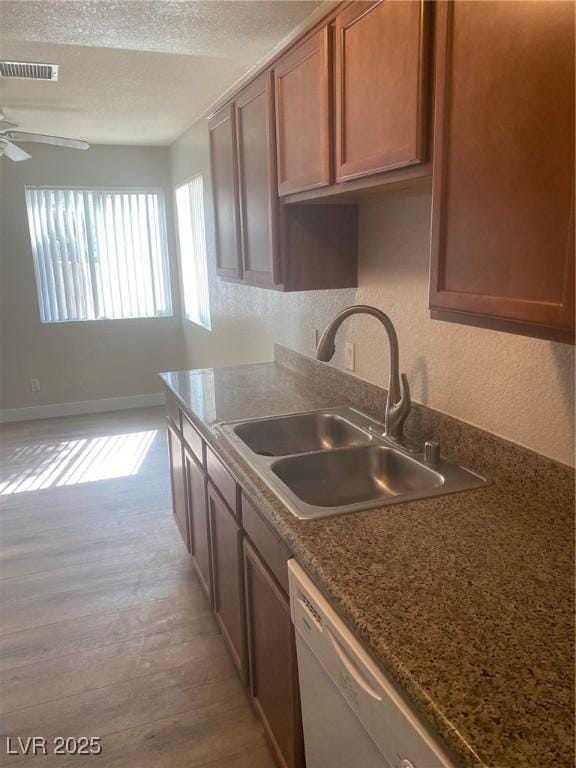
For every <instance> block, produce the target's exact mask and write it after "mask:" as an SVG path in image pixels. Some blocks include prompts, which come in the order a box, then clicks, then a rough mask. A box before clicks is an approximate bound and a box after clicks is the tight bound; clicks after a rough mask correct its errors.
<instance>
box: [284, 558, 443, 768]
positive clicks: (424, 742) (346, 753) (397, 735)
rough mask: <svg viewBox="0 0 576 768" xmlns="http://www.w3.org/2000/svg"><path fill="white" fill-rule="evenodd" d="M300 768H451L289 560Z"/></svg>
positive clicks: (381, 675) (385, 681)
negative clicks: (299, 712) (301, 735)
mask: <svg viewBox="0 0 576 768" xmlns="http://www.w3.org/2000/svg"><path fill="white" fill-rule="evenodd" d="M288 571H289V579H290V610H291V614H292V621H293V623H294V628H295V633H296V648H297V654H298V677H299V680H300V696H301V700H302V721H303V725H304V744H305V750H306V767H307V768H452V763H451V762H450V761H449V760H448V758H447V757H446V755H445V754H444V753H443V751H442V750H441V748H440V747H439V746H438V745H437V744H436V743H435V741H434V739H433V738H432V737H431V736H430V735H429V734H428V733H427V732H426V730H425V729H424V727H423V726H422V725H421V723H420V722H419V721H418V720H417V719H416V717H415V716H414V714H413V713H412V712H411V710H410V709H409V707H408V706H407V705H406V703H405V702H404V701H403V699H402V697H401V696H400V695H399V694H398V692H397V691H396V690H395V689H394V687H393V686H392V684H391V683H390V682H389V681H388V680H387V679H386V677H385V676H384V675H383V674H382V672H381V671H380V670H379V669H378V668H377V667H376V665H375V664H374V662H373V661H372V660H371V659H370V657H369V656H368V654H367V653H366V652H365V651H364V650H363V649H362V648H361V646H360V644H359V643H358V641H357V640H356V639H355V638H354V635H353V634H352V633H351V632H350V630H349V629H348V628H347V627H346V626H345V625H344V623H343V622H342V620H341V619H340V618H339V617H338V615H337V614H336V613H335V611H334V610H333V609H332V608H331V607H330V605H329V604H328V602H327V601H326V599H325V598H324V597H323V596H322V594H321V593H320V592H319V590H318V589H317V588H316V587H315V586H314V584H313V583H312V582H311V581H310V579H309V578H308V576H306V574H305V573H304V571H303V570H302V568H301V567H300V566H299V565H298V564H297V563H296V561H295V560H290V561H289V563H288Z"/></svg>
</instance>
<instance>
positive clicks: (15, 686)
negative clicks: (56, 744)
mask: <svg viewBox="0 0 576 768" xmlns="http://www.w3.org/2000/svg"><path fill="white" fill-rule="evenodd" d="M0 592H1V595H0V597H1V613H0V620H1V621H0V624H1V626H0V733H1V734H2V743H1V744H0V764H1V765H12V764H14V765H22V766H32V765H34V766H40V768H41V767H42V766H43V765H46V766H47V767H48V768H51V767H52V766H54V768H57V767H58V766H61V765H62V766H64V765H70V766H74V767H75V768H83V766H88V765H90V766H94V767H96V768H98V767H101V768H202V767H204V766H206V767H209V768H224V767H226V768H272V767H273V766H274V761H273V759H272V756H271V753H270V751H269V749H268V747H267V744H266V742H265V738H264V733H263V729H262V726H261V724H260V723H259V721H258V719H257V718H256V717H255V715H254V714H253V712H252V709H251V707H250V705H249V703H248V701H247V698H246V695H245V693H244V690H243V688H242V686H241V684H240V682H239V680H238V678H237V676H236V673H235V671H234V667H233V665H232V662H231V661H230V659H229V656H228V653H227V651H226V649H225V646H224V642H223V640H222V637H221V634H220V632H219V630H218V627H217V624H216V622H215V620H214V618H213V616H212V614H211V612H210V610H209V607H208V604H207V602H206V599H205V597H204V594H203V593H202V591H201V590H200V586H199V584H198V581H197V579H196V577H195V575H194V572H193V569H192V566H191V563H190V560H189V557H188V555H187V553H186V550H185V548H184V545H183V543H182V542H181V540H180V538H179V534H178V532H177V529H176V526H175V525H174V523H173V520H172V513H171V500H170V487H169V476H168V459H167V448H166V435H165V429H164V419H163V409H161V408H150V409H140V410H132V411H126V412H117V413H111V414H103V415H98V416H90V417H87V416H83V417H69V418H65V419H49V420H45V421H38V422H27V423H23V424H11V425H2V426H0ZM6 736H10V737H11V744H12V748H16V749H17V748H18V743H17V738H18V737H19V736H20V737H22V739H26V738H27V737H30V736H42V737H44V738H45V739H46V740H47V749H48V755H36V756H32V755H30V754H28V755H22V754H18V755H11V754H10V755H9V754H7V748H6V747H7V744H8V742H7V740H6ZM56 736H64V737H66V736H73V737H78V736H99V737H100V738H101V741H102V754H101V755H99V756H94V755H89V756H82V755H70V756H62V755H55V754H53V753H52V745H53V739H54V738H55V737H56Z"/></svg>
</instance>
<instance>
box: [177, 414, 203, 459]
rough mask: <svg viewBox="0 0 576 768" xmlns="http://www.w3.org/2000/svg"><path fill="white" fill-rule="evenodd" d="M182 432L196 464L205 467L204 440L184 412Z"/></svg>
mask: <svg viewBox="0 0 576 768" xmlns="http://www.w3.org/2000/svg"><path fill="white" fill-rule="evenodd" d="M182 434H183V435H184V440H185V441H186V444H187V445H188V448H190V450H191V451H192V453H193V454H194V457H195V459H196V461H197V462H198V464H200V466H201V467H205V466H206V463H205V461H204V441H203V440H202V438H201V437H200V433H199V432H198V430H197V429H196V427H195V426H194V425H193V424H192V422H191V421H190V419H189V418H188V417H187V416H186V414H185V413H183V414H182Z"/></svg>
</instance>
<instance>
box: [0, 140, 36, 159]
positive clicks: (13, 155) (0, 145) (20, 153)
mask: <svg viewBox="0 0 576 768" xmlns="http://www.w3.org/2000/svg"><path fill="white" fill-rule="evenodd" d="M0 152H2V154H3V155H6V157H9V158H10V160H15V161H16V162H19V161H20V160H28V159H29V158H31V157H32V155H29V154H28V152H24V150H23V149H20V147H17V146H16V144H12V142H11V141H5V140H4V139H0Z"/></svg>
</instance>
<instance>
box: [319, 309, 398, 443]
mask: <svg viewBox="0 0 576 768" xmlns="http://www.w3.org/2000/svg"><path fill="white" fill-rule="evenodd" d="M352 315H372V317H375V318H376V319H377V320H380V322H381V323H382V325H383V326H384V328H385V330H386V333H387V334H388V343H389V346H390V379H389V381H388V399H387V400H386V411H385V414H384V437H387V438H389V439H391V440H394V441H395V442H397V443H403V441H404V438H403V431H402V430H403V426H404V422H405V421H406V419H407V417H408V414H409V413H410V405H411V401H410V387H409V386H408V378H407V376H406V374H405V373H403V374H402V377H400V373H399V362H398V336H397V334H396V329H395V328H394V325H393V324H392V320H390V318H389V317H388V315H386V314H385V313H384V312H382V311H381V310H379V309H376V307H370V306H368V305H365V304H355V305H354V306H352V307H347V308H346V309H343V310H342V311H341V312H339V313H338V314H337V315H336V317H335V318H334V319H333V320H332V322H331V323H330V325H329V326H328V328H326V330H325V331H324V333H323V334H322V338H321V339H320V341H319V343H318V347H317V349H316V359H317V360H321V361H322V362H324V363H327V362H328V361H329V360H331V359H332V358H333V356H334V352H335V351H336V346H335V344H334V339H335V337H336V333H337V332H338V329H339V328H340V326H341V325H342V323H343V322H344V320H346V318H347V317H351V316H352Z"/></svg>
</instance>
